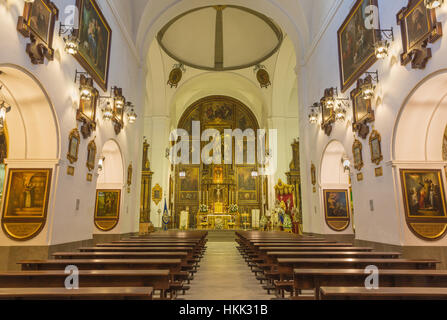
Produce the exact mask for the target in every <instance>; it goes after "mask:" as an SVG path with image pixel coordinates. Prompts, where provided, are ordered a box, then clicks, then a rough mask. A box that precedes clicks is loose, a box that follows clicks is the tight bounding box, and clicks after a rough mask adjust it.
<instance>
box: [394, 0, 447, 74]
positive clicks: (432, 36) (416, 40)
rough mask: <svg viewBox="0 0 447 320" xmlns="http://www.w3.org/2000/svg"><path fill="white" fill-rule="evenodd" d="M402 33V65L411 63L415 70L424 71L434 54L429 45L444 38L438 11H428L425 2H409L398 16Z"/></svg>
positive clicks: (410, 0) (418, 0)
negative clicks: (438, 20) (438, 19)
mask: <svg viewBox="0 0 447 320" xmlns="http://www.w3.org/2000/svg"><path fill="white" fill-rule="evenodd" d="M397 23H398V25H400V28H401V33H402V46H403V53H402V54H401V63H402V65H407V64H408V63H410V62H411V65H412V68H413V69H424V68H425V66H426V64H427V61H428V60H429V59H430V58H431V56H432V52H431V49H430V48H427V44H428V43H434V42H435V41H436V40H438V39H439V38H441V36H442V24H441V23H440V22H437V19H436V9H427V7H426V6H425V3H424V0H409V1H408V4H407V6H406V7H405V8H402V10H400V11H399V13H398V14H397Z"/></svg>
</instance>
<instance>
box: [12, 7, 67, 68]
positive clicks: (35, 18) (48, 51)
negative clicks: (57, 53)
mask: <svg viewBox="0 0 447 320" xmlns="http://www.w3.org/2000/svg"><path fill="white" fill-rule="evenodd" d="M58 15H59V10H58V9H57V7H56V5H55V4H54V3H53V2H51V1H48V0H34V1H33V2H29V1H25V7H24V10H23V15H22V16H21V17H19V19H18V22H17V30H18V31H19V32H20V33H21V34H22V35H23V36H24V37H26V38H30V39H31V43H29V44H28V45H27V47H26V52H27V53H28V55H29V57H30V58H31V62H32V63H33V64H43V63H44V59H45V58H47V59H48V60H50V61H52V60H53V58H54V49H53V34H54V26H55V23H56V20H57V19H58Z"/></svg>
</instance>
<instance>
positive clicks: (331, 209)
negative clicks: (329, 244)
mask: <svg viewBox="0 0 447 320" xmlns="http://www.w3.org/2000/svg"><path fill="white" fill-rule="evenodd" d="M348 192H349V191H348V190H345V189H329V190H323V199H324V214H325V218H326V223H327V224H328V226H329V227H330V228H331V229H332V230H335V231H343V230H345V229H346V228H347V227H348V226H349V223H350V214H349V195H348Z"/></svg>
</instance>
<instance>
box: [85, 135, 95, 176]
mask: <svg viewBox="0 0 447 320" xmlns="http://www.w3.org/2000/svg"><path fill="white" fill-rule="evenodd" d="M95 162H96V143H95V140H94V139H93V140H92V141H90V143H89V144H88V148H87V168H88V170H89V171H93V169H95V165H96V163H95Z"/></svg>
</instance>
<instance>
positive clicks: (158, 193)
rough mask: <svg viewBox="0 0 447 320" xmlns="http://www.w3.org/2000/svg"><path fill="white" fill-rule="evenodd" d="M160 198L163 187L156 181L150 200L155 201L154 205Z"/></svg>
mask: <svg viewBox="0 0 447 320" xmlns="http://www.w3.org/2000/svg"><path fill="white" fill-rule="evenodd" d="M161 199H163V189H162V188H161V187H160V185H159V184H158V183H157V184H156V185H155V186H154V187H153V188H152V200H153V201H154V202H155V204H156V205H158V204H159V203H160V201H161Z"/></svg>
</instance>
